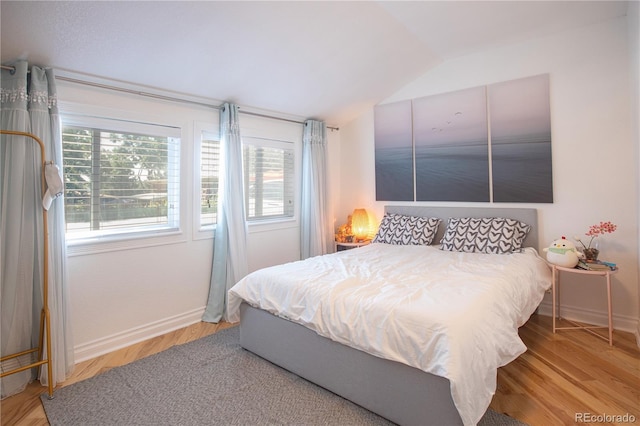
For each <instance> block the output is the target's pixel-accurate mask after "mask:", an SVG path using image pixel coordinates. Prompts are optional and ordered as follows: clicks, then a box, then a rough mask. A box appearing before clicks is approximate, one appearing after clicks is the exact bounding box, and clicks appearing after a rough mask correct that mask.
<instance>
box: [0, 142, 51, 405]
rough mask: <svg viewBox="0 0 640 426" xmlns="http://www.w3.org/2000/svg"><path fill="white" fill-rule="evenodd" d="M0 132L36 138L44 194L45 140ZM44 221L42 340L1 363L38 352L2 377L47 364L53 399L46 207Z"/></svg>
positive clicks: (4, 357)
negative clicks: (44, 347) (33, 358)
mask: <svg viewBox="0 0 640 426" xmlns="http://www.w3.org/2000/svg"><path fill="white" fill-rule="evenodd" d="M0 134H3V135H15V136H25V137H28V138H31V139H33V140H35V141H36V142H37V143H38V145H40V158H41V159H42V171H41V173H40V175H41V176H40V177H41V181H42V191H43V194H44V191H45V179H44V168H45V166H46V165H47V161H46V160H45V147H44V142H42V140H40V138H38V137H37V136H35V135H33V134H31V133H27V132H17V131H13V130H0ZM42 221H43V233H44V253H43V257H44V260H43V263H44V265H43V266H44V271H43V272H44V277H43V285H42V292H43V299H42V300H43V304H42V311H41V313H40V340H39V345H38V347H37V348H33V349H27V350H25V351H22V352H18V353H15V354H11V355H6V356H3V357H2V358H0V364H1V363H3V362H5V361H7V360H10V359H14V358H18V357H21V356H24V355H30V354H33V353H36V352H37V354H38V357H37V360H36V361H34V362H32V363H30V364H28V365H23V366H22V367H17V368H14V369H11V370H8V371H4V369H3V371H2V373H0V378H2V377H5V376H8V375H10V374H15V373H19V372H21V371H25V370H29V369H31V368H34V367H38V366H40V365H44V364H47V377H48V379H49V380H48V386H49V388H48V392H49V399H53V370H52V366H51V317H50V314H49V224H48V221H47V210H46V209H45V208H42ZM45 333H46V336H47V340H46V352H47V353H46V358H45V356H44V355H45V354H44V353H43V346H45V344H44V336H45ZM30 356H31V355H30Z"/></svg>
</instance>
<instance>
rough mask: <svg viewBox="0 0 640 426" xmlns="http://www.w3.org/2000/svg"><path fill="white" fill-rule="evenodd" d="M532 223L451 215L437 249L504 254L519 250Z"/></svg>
mask: <svg viewBox="0 0 640 426" xmlns="http://www.w3.org/2000/svg"><path fill="white" fill-rule="evenodd" d="M530 230H531V226H529V225H527V224H526V223H523V222H520V221H518V220H515V219H505V218H501V217H485V218H470V217H451V218H449V221H448V222H447V229H446V230H445V233H444V236H443V237H442V240H440V244H441V245H440V249H441V250H445V251H461V252H467V253H476V252H477V253H495V254H505V253H512V252H514V251H518V250H520V249H521V248H522V242H523V241H524V239H525V238H526V236H527V234H528V233H529V231H530Z"/></svg>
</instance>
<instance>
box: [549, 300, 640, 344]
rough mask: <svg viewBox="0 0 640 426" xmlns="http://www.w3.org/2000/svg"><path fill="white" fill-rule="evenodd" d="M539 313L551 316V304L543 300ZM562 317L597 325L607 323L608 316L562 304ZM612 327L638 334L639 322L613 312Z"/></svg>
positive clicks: (639, 329) (604, 313)
mask: <svg viewBox="0 0 640 426" xmlns="http://www.w3.org/2000/svg"><path fill="white" fill-rule="evenodd" d="M538 313H539V314H540V315H547V316H551V314H552V306H551V302H550V301H546V300H545V301H543V302H542V303H541V304H540V306H539V307H538ZM562 317H563V318H566V319H570V320H573V321H578V322H584V323H587V324H593V325H598V326H605V327H606V326H607V325H609V317H608V315H607V312H603V311H596V310H592V309H584V308H581V307H578V306H569V305H565V304H562ZM612 317H613V328H614V329H615V330H621V331H626V332H628V333H633V334H634V335H636V337H637V336H638V333H639V332H640V323H638V319H637V318H633V317H627V316H622V315H616V314H615V312H614V313H613V316H612Z"/></svg>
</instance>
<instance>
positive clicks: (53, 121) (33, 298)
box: [0, 61, 74, 398]
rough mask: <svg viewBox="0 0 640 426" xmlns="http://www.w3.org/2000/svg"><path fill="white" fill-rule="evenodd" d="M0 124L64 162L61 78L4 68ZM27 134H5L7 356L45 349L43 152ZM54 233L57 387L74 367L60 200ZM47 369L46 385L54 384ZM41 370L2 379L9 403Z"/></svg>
mask: <svg viewBox="0 0 640 426" xmlns="http://www.w3.org/2000/svg"><path fill="white" fill-rule="evenodd" d="M0 101H1V106H2V108H1V116H0V125H1V127H2V129H3V130H14V131H21V132H28V133H32V134H34V135H36V136H37V137H38V138H40V139H41V140H42V141H43V142H44V145H45V156H46V160H52V161H53V162H54V163H55V164H58V165H61V164H62V137H61V131H60V117H59V114H58V109H57V103H56V101H57V94H56V87H55V79H54V72H53V70H51V69H43V68H40V67H36V66H33V67H31V71H30V73H29V72H28V64H27V62H25V61H19V62H17V63H16V64H15V71H14V72H11V71H8V70H2V92H1V94H0ZM25 139H26V138H24V137H22V136H9V135H3V137H2V143H0V178H1V182H0V271H1V273H0V279H1V281H0V288H1V301H0V304H1V308H2V311H1V314H0V321H1V335H0V339H1V340H0V344H1V345H0V351H1V352H2V356H4V355H7V354H12V353H16V352H20V351H23V350H26V349H30V348H32V347H37V346H38V344H39V342H38V337H39V332H40V313H41V311H42V305H43V297H42V292H43V282H42V280H43V276H44V271H43V253H44V244H45V239H44V235H43V224H42V208H43V203H42V193H43V188H42V184H41V174H42V173H43V171H42V161H43V159H41V158H40V149H39V146H38V145H37V144H36V143H33V141H31V140H25ZM47 225H48V229H49V239H48V244H49V245H48V247H49V250H48V251H49V259H48V266H49V282H48V287H49V310H50V325H51V336H45V339H51V350H52V355H51V360H50V362H51V366H52V371H53V381H54V383H53V385H54V386H55V384H56V383H59V382H62V381H64V380H65V379H66V377H67V376H68V374H69V373H70V372H71V371H72V369H73V365H74V358H73V339H72V334H71V323H70V316H69V309H68V298H69V291H68V283H67V275H66V274H67V273H66V242H65V237H64V201H63V199H62V197H58V198H56V199H54V200H53V201H52V204H51V206H50V207H49V213H48V224H47ZM46 368H47V367H46V365H45V366H42V367H41V368H40V375H39V376H40V381H41V383H42V384H43V385H47V384H48V383H47V381H48V377H47V372H46ZM35 378H36V377H35V374H34V373H33V370H27V371H24V372H20V373H15V374H12V375H9V376H6V377H4V378H3V379H2V389H1V394H2V395H1V396H2V398H5V397H8V396H10V395H13V394H15V393H18V392H21V391H22V390H24V388H25V387H26V385H27V384H28V383H29V382H31V381H33V380H34V379H35Z"/></svg>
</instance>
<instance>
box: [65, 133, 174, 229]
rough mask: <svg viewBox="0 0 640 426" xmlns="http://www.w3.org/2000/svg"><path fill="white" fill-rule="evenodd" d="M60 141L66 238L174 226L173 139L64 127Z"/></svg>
mask: <svg viewBox="0 0 640 426" xmlns="http://www.w3.org/2000/svg"><path fill="white" fill-rule="evenodd" d="M62 140H63V156H64V159H63V163H64V178H65V179H64V180H65V215H66V223H67V234H68V235H69V236H70V237H71V238H73V237H74V236H75V235H81V236H86V235H87V233H89V234H91V233H96V232H100V233H105V232H106V233H113V232H130V231H135V230H144V229H153V228H158V227H160V228H175V227H177V226H178V222H177V218H178V210H179V209H178V177H177V176H178V175H177V164H178V162H177V156H178V154H177V152H178V149H177V146H178V144H179V140H178V139H176V138H171V137H167V136H157V135H148V134H141V133H140V134H138V133H120V132H117V131H112V130H105V129H97V128H88V127H78V126H64V127H63V137H62Z"/></svg>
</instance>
